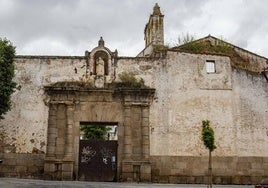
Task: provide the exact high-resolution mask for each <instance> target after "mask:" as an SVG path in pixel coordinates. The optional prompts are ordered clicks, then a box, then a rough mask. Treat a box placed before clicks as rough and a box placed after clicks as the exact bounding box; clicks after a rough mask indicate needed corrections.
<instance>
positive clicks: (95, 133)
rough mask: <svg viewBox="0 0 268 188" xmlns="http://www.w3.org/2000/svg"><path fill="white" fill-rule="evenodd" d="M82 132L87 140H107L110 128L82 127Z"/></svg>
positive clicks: (99, 126) (100, 126) (98, 126)
mask: <svg viewBox="0 0 268 188" xmlns="http://www.w3.org/2000/svg"><path fill="white" fill-rule="evenodd" d="M80 130H81V131H82V132H83V136H84V138H85V139H90V140H105V139H106V138H105V137H106V136H107V132H108V131H109V130H111V128H110V127H106V126H102V125H82V126H81V127H80Z"/></svg>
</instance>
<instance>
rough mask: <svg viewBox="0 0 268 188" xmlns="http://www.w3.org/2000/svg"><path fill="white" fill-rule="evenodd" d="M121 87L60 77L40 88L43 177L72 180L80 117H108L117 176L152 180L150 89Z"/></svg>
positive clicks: (76, 169) (84, 119)
mask: <svg viewBox="0 0 268 188" xmlns="http://www.w3.org/2000/svg"><path fill="white" fill-rule="evenodd" d="M104 73H105V71H104ZM121 86H122V85H121ZM121 86H120V84H116V83H113V84H106V85H105V87H104V88H96V87H94V86H91V85H90V84H88V85H87V84H86V83H82V82H65V83H56V84H54V85H51V86H47V87H45V91H46V93H47V94H48V95H49V97H50V101H49V104H48V105H49V119H48V133H47V153H46V157H45V167H44V171H45V175H46V177H48V178H49V179H57V180H75V179H77V176H78V172H79V167H78V159H79V158H78V157H79V156H78V155H79V136H80V122H100V123H101V122H111V123H116V124H117V125H118V127H117V130H118V153H117V158H118V161H117V181H144V182H150V181H151V163H150V160H149V151H150V148H149V147H150V143H149V110H150V104H151V102H152V99H153V96H154V93H155V90H154V89H151V88H141V87H139V88H129V87H121Z"/></svg>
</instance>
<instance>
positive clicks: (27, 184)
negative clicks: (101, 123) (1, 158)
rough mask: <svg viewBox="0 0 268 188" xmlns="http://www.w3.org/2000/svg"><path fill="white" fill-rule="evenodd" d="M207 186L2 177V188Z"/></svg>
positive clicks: (215, 187)
mask: <svg viewBox="0 0 268 188" xmlns="http://www.w3.org/2000/svg"><path fill="white" fill-rule="evenodd" d="M47 187H49V188H123V187H124V188H134V187H138V188H175V187H176V188H198V187H201V188H202V187H203V188H207V185H202V184H149V183H148V184H144V183H139V184H138V183H110V182H82V181H47V180H32V179H16V178H0V188H47ZM227 187H228V188H254V186H253V185H251V186H248V185H213V188H227Z"/></svg>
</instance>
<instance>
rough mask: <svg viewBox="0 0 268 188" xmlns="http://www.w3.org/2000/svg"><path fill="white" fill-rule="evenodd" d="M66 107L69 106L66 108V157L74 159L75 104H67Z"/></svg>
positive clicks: (66, 158)
mask: <svg viewBox="0 0 268 188" xmlns="http://www.w3.org/2000/svg"><path fill="white" fill-rule="evenodd" d="M66 108H67V110H66V117H67V122H66V124H67V127H66V136H65V151H64V159H65V160H73V125H74V119H73V118H74V115H73V104H67V105H66Z"/></svg>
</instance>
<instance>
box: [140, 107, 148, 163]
mask: <svg viewBox="0 0 268 188" xmlns="http://www.w3.org/2000/svg"><path fill="white" fill-rule="evenodd" d="M141 121H142V122H141V133H142V158H143V159H144V160H149V156H150V141H149V139H150V138H149V136H150V135H149V106H144V107H143V108H142V120H141Z"/></svg>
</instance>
